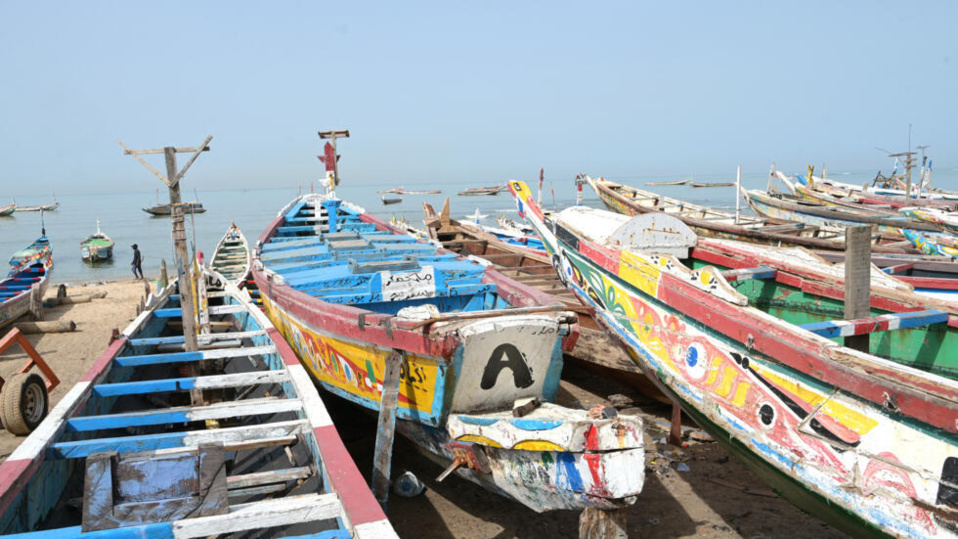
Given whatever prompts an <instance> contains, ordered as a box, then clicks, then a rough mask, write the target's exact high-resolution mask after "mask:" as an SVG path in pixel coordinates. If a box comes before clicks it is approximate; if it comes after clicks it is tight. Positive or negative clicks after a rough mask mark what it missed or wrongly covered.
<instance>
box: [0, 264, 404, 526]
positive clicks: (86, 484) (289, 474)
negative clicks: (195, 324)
mask: <svg viewBox="0 0 958 539" xmlns="http://www.w3.org/2000/svg"><path fill="white" fill-rule="evenodd" d="M204 278H205V279H207V281H208V283H209V290H210V292H209V294H210V306H209V308H208V313H209V315H210V317H211V319H212V327H213V329H214V331H213V332H212V333H204V334H200V335H199V336H198V337H197V340H198V342H199V344H200V350H199V351H196V352H184V351H183V348H184V337H183V333H182V323H181V320H180V317H181V315H182V313H181V309H180V306H179V296H178V295H177V293H176V291H175V290H174V289H175V285H173V286H169V287H166V289H164V290H163V291H162V292H160V293H159V294H158V295H157V296H156V297H151V301H150V308H149V309H147V310H145V311H143V312H142V313H140V315H139V316H137V317H136V319H135V320H134V321H133V322H132V323H131V324H130V326H129V327H127V328H126V329H125V330H124V331H123V333H122V334H120V336H119V338H117V339H115V340H113V341H112V342H111V343H110V345H109V347H108V348H107V349H106V351H105V352H103V354H102V355H100V357H99V359H98V360H97V361H96V362H95V363H94V364H93V366H92V367H90V370H89V371H88V372H87V374H86V375H85V376H84V377H83V378H82V381H81V382H80V383H78V384H77V385H76V386H75V387H74V388H73V389H72V390H71V391H70V392H69V393H67V394H66V395H65V396H64V397H63V399H62V400H61V401H60V403H59V404H58V405H57V406H56V407H55V408H54V409H53V410H52V411H51V412H50V414H49V416H48V417H47V419H46V420H44V422H43V423H42V424H41V425H40V426H39V428H37V429H36V430H35V431H34V432H33V433H32V434H31V435H30V437H29V438H27V439H26V440H25V441H24V442H23V443H22V444H21V445H20V446H19V448H17V450H16V451H14V453H13V454H12V455H10V457H9V458H7V460H6V461H5V462H4V463H3V464H2V465H0V533H3V534H9V533H19V534H23V535H18V536H17V537H38V538H39V537H151V538H159V537H169V538H173V537H177V538H181V537H211V536H217V537H222V536H226V535H229V534H240V535H230V536H231V537H236V536H243V537H246V536H257V537H277V536H287V535H296V536H305V535H304V534H309V536H310V537H370V538H372V537H377V538H378V537H396V534H395V532H394V531H393V529H392V527H391V526H390V525H389V522H388V521H387V520H386V517H385V516H384V515H383V512H382V510H381V509H380V507H379V504H377V503H376V501H375V499H374V498H373V496H372V495H371V493H370V491H369V488H368V487H367V486H366V483H365V481H364V479H363V477H362V476H361V475H360V473H359V471H358V470H357V469H356V465H355V464H354V463H353V461H352V460H351V459H350V457H349V454H348V453H347V452H346V449H345V447H344V446H343V442H342V440H340V438H339V435H338V434H337V432H336V428H335V426H333V424H332V422H331V421H330V418H329V415H328V413H327V411H326V409H325V406H324V405H323V401H322V400H321V399H320V397H319V394H318V393H317V391H316V388H315V387H314V386H313V385H312V382H311V380H310V379H309V375H308V374H307V373H306V371H305V369H303V367H302V366H301V365H300V364H299V362H298V360H297V359H296V356H295V354H294V353H293V351H292V349H290V347H289V346H288V345H287V344H286V342H284V341H283V339H282V337H281V336H280V335H279V334H278V332H277V331H276V329H275V328H274V327H273V326H272V324H270V322H269V320H268V319H267V318H266V316H265V315H264V314H263V313H261V312H260V311H259V309H257V308H256V307H255V306H253V305H252V303H251V302H250V299H249V296H248V295H247V294H246V293H245V292H241V291H240V290H239V289H237V288H236V286H235V285H233V284H232V283H231V282H230V281H229V280H227V279H225V278H224V277H222V276H220V275H218V274H216V273H204ZM244 533H246V534H252V535H242V534H244ZM312 534H316V535H312Z"/></svg>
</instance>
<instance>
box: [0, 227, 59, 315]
mask: <svg viewBox="0 0 958 539" xmlns="http://www.w3.org/2000/svg"><path fill="white" fill-rule="evenodd" d="M52 269H53V246H52V245H51V244H50V239H49V238H47V237H46V235H42V236H40V237H39V238H37V240H36V241H34V242H33V243H31V244H30V245H28V246H27V247H26V248H25V249H21V250H19V251H17V252H16V253H13V256H11V257H10V270H9V272H8V273H7V276H6V278H5V279H3V280H2V281H0V327H3V326H5V325H7V324H9V323H10V322H12V321H14V320H16V319H17V318H18V317H19V316H21V315H22V314H24V313H26V312H27V311H29V310H30V294H31V293H32V292H33V290H34V289H35V290H36V293H37V294H39V296H40V299H42V298H43V294H44V292H46V289H47V285H48V284H49V283H50V271H51V270H52Z"/></svg>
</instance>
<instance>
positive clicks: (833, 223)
mask: <svg viewBox="0 0 958 539" xmlns="http://www.w3.org/2000/svg"><path fill="white" fill-rule="evenodd" d="M776 176H777V177H778V179H780V180H781V181H782V182H784V183H785V184H786V185H788V186H789V190H790V191H795V190H796V187H795V185H794V184H792V182H791V180H789V179H788V178H787V177H786V176H785V175H784V174H781V173H780V172H778V171H776ZM789 184H791V185H789ZM743 194H744V195H745V199H746V200H748V203H749V205H750V206H751V207H752V209H753V210H754V211H755V213H757V214H759V215H762V216H765V217H769V218H774V219H787V220H790V221H800V222H803V223H806V224H810V225H815V226H830V227H841V228H847V227H850V226H861V225H865V226H871V227H873V228H876V229H877V230H878V232H879V233H880V234H881V235H882V237H883V238H885V239H886V240H889V241H893V242H898V245H905V244H907V243H908V242H907V241H906V240H905V239H904V238H903V237H902V235H901V234H900V233H899V230H900V229H902V228H906V229H909V230H917V231H921V232H938V229H937V228H936V227H935V225H933V224H931V223H926V222H923V221H921V220H918V219H909V218H907V217H904V216H902V215H898V214H896V213H889V212H884V211H877V210H872V209H868V208H853V207H848V206H836V205H834V204H825V203H823V202H819V201H817V200H811V199H808V198H805V197H802V196H799V195H794V194H791V193H778V192H764V191H759V190H757V189H752V190H748V191H744V190H743ZM893 245H894V244H893Z"/></svg>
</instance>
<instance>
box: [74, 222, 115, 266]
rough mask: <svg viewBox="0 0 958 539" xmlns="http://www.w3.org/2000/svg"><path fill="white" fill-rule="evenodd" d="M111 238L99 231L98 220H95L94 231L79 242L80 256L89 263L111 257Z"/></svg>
mask: <svg viewBox="0 0 958 539" xmlns="http://www.w3.org/2000/svg"><path fill="white" fill-rule="evenodd" d="M113 245H114V243H113V240H112V239H110V236H107V235H106V234H104V233H103V232H100V220H99V219H97V220H96V233H95V234H90V235H89V236H87V237H86V239H85V240H83V241H81V242H80V256H81V257H82V258H83V260H84V261H86V262H90V263H96V262H103V261H105V260H111V259H112V258H113Z"/></svg>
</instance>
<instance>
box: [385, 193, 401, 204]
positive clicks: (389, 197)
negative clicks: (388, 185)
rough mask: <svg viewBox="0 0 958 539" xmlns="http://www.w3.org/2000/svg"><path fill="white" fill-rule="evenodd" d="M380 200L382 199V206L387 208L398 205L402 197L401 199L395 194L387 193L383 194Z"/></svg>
mask: <svg viewBox="0 0 958 539" xmlns="http://www.w3.org/2000/svg"><path fill="white" fill-rule="evenodd" d="M380 198H381V199H382V201H383V204H384V205H387V206H388V205H389V204H399V203H400V202H402V197H401V196H399V195H396V194H392V193H389V194H387V193H383V194H382V195H381V196H380Z"/></svg>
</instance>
